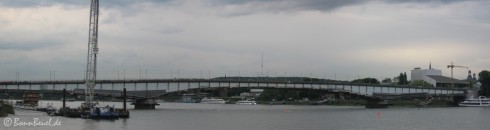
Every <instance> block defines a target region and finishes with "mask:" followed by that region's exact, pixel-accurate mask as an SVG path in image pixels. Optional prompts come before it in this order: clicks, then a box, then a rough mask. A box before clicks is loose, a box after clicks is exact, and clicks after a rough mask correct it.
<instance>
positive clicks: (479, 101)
mask: <svg viewBox="0 0 490 130" xmlns="http://www.w3.org/2000/svg"><path fill="white" fill-rule="evenodd" d="M458 105H459V106H463V107H489V106H490V100H489V99H487V97H485V96H480V97H478V98H473V97H472V98H470V99H466V100H464V101H463V102H461V103H459V104H458Z"/></svg>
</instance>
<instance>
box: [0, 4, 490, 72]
mask: <svg viewBox="0 0 490 130" xmlns="http://www.w3.org/2000/svg"><path fill="white" fill-rule="evenodd" d="M100 5H101V7H100V20H99V48H100V52H99V55H98V78H99V79H117V78H118V77H119V78H120V79H122V78H123V77H125V78H126V79H128V78H140V77H142V78H145V77H148V78H170V77H200V76H201V74H202V75H203V77H208V76H209V74H208V73H209V72H211V73H213V74H212V77H214V76H224V75H225V74H226V75H227V76H230V75H231V76H236V75H238V73H240V75H241V76H245V75H246V76H257V75H260V74H261V73H262V69H261V64H262V62H261V59H262V58H261V55H262V53H263V60H264V62H263V73H264V75H266V74H268V75H270V76H274V75H276V76H284V75H286V76H293V75H294V76H301V75H302V76H311V75H313V76H314V77H318V78H330V79H334V78H336V79H342V80H352V79H354V78H358V77H361V78H363V77H375V78H378V79H380V78H386V77H389V78H392V77H395V76H397V75H398V74H399V73H400V72H407V74H408V75H410V70H411V69H413V68H414V67H422V68H428V66H429V62H432V67H433V68H437V69H441V70H442V71H443V75H446V76H449V75H450V69H447V68H446V66H447V65H448V64H450V63H451V61H453V62H454V63H455V64H457V65H464V66H468V67H470V69H471V70H472V71H473V72H476V73H478V72H480V71H481V70H485V69H487V70H488V69H489V65H490V51H488V49H489V48H490V10H489V9H490V1H449V0H438V1H425V0H421V1H419V0H414V1H403V2H393V1H391V2H387V1H383V0H378V1H366V0H332V1H324V0H309V1H308V0H301V1H298V0H240V1H233V2H230V1H229V0H175V1H174V0H166V1H165V0H139V1H138V0H101V3H100ZM89 6H90V0H2V1H0V56H1V58H0V81H9V80H16V77H17V72H19V74H20V75H19V78H20V80H49V79H53V78H55V79H83V77H84V70H85V67H86V58H87V42H88V22H89ZM53 71H55V72H53ZM140 72H141V73H140ZM50 73H51V74H50ZM146 73H148V76H147V75H146ZM118 74H119V76H118ZM140 74H141V75H140ZM466 74H467V70H466V69H464V68H458V69H455V77H457V78H464V77H466Z"/></svg>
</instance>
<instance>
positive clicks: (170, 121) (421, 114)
mask: <svg viewBox="0 0 490 130" xmlns="http://www.w3.org/2000/svg"><path fill="white" fill-rule="evenodd" d="M41 103H42V104H47V103H53V104H54V106H61V102H59V101H42V102H41ZM79 103H80V102H69V103H68V106H72V107H74V106H77V105H79ZM101 103H102V104H107V105H115V106H116V107H120V106H122V103H121V102H101ZM131 107H132V106H131ZM131 107H130V108H131ZM130 112H131V117H130V118H128V119H118V120H91V119H80V118H65V117H52V116H48V115H46V114H45V113H42V112H36V111H29V110H21V109H16V114H15V115H10V116H8V117H2V118H0V121H2V122H3V124H2V125H0V130H4V129H5V128H6V129H9V130H10V129H12V130H25V129H39V130H120V129H122V130H250V129H252V130H325V129H326V130H329V129H331V130H338V129H349V130H360V129H362V130H365V129H373V130H374V129H376V130H379V129H390V130H391V129H417V130H428V129H436V130H463V129H464V130H484V129H489V128H490V123H488V122H489V120H490V107H487V108H485V107H471V108H470V107H442V108H407V107H392V108H387V109H366V108H363V107H359V106H326V105H317V106H308V105H235V104H198V103H161V105H160V106H157V109H156V110H134V109H130ZM35 118H37V120H38V121H44V122H47V121H49V120H52V121H51V122H50V123H51V124H52V123H53V122H55V121H58V123H59V124H58V125H56V126H14V125H13V124H11V125H10V126H6V123H5V122H6V120H11V121H12V122H13V121H15V119H18V122H33V121H34V120H35ZM7 123H8V121H7Z"/></svg>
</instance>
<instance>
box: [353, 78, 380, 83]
mask: <svg viewBox="0 0 490 130" xmlns="http://www.w3.org/2000/svg"><path fill="white" fill-rule="evenodd" d="M351 82H352V83H367V84H379V81H378V79H375V78H363V79H356V80H353V81H351Z"/></svg>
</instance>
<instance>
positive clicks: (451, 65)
mask: <svg viewBox="0 0 490 130" xmlns="http://www.w3.org/2000/svg"><path fill="white" fill-rule="evenodd" d="M454 67H456V68H466V69H467V70H468V69H469V68H468V67H467V66H459V65H454V64H453V62H451V64H450V65H447V68H451V78H452V79H454V77H453V69H454ZM451 86H452V87H454V83H452V85H451Z"/></svg>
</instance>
